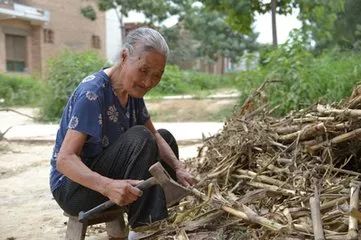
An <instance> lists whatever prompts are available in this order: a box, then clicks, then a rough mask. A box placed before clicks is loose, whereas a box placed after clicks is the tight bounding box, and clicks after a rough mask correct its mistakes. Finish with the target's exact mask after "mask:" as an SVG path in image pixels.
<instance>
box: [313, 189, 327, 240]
mask: <svg viewBox="0 0 361 240" xmlns="http://www.w3.org/2000/svg"><path fill="white" fill-rule="evenodd" d="M310 208H311V219H312V226H313V233H314V235H315V240H324V239H325V236H324V234H323V226H322V219H321V211H320V198H319V195H318V190H317V187H315V193H314V196H313V197H310Z"/></svg>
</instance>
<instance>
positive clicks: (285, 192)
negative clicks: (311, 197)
mask: <svg viewBox="0 0 361 240" xmlns="http://www.w3.org/2000/svg"><path fill="white" fill-rule="evenodd" d="M247 184H248V185H250V186H252V187H255V188H262V189H265V190H267V191H270V192H274V193H281V194H282V195H285V196H296V195H297V191H296V190H290V189H284V188H280V187H278V186H274V185H269V184H264V183H259V182H248V183H247ZM299 193H300V195H306V192H304V191H299Z"/></svg>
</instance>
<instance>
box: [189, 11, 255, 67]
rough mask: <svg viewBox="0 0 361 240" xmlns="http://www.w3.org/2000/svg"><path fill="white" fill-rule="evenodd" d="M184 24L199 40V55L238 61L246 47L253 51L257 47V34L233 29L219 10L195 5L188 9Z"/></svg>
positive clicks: (213, 58)
mask: <svg viewBox="0 0 361 240" xmlns="http://www.w3.org/2000/svg"><path fill="white" fill-rule="evenodd" d="M184 25H185V28H186V29H188V30H189V31H190V32H191V35H192V37H193V38H194V39H195V40H197V41H198V42H199V45H198V46H197V55H198V56H207V57H208V58H209V59H212V60H216V59H217V58H218V57H219V56H224V57H227V58H230V59H231V60H232V61H236V60H237V59H238V58H239V57H240V56H242V55H243V52H244V51H245V50H246V49H247V50H251V51H252V50H255V49H256V48H257V45H256V44H255V41H256V38H257V35H256V34H253V33H252V32H250V34H249V35H246V34H242V33H240V32H238V31H236V30H234V29H232V28H231V27H230V26H229V25H228V24H227V22H226V18H225V16H224V15H223V14H222V13H219V12H217V11H208V10H206V9H205V8H204V7H195V8H193V9H192V11H188V13H187V16H186V17H185V18H184Z"/></svg>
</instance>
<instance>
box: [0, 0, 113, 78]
mask: <svg viewBox="0 0 361 240" xmlns="http://www.w3.org/2000/svg"><path fill="white" fill-rule="evenodd" d="M94 4H95V1H94V0H61V1H56V0H0V72H26V73H40V74H43V73H44V72H45V68H46V63H47V61H48V59H49V58H51V57H53V56H55V55H56V54H58V53H59V52H61V51H62V50H63V49H65V48H67V49H70V50H72V51H84V50H88V49H93V50H96V51H98V52H99V53H100V55H101V56H104V57H105V42H106V39H105V36H106V35H105V31H106V29H105V14H104V13H101V12H97V19H96V20H95V21H91V20H89V19H87V18H85V17H83V16H82V14H81V13H80V9H81V8H82V7H85V6H88V5H94ZM95 9H96V8H95Z"/></svg>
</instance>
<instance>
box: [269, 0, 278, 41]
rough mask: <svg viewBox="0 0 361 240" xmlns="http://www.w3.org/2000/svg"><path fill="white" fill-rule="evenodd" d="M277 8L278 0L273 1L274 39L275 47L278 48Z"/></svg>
mask: <svg viewBox="0 0 361 240" xmlns="http://www.w3.org/2000/svg"><path fill="white" fill-rule="evenodd" d="M276 7H277V0H271V8H272V37H273V46H275V47H277V45H278V43H277V26H276Z"/></svg>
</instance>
